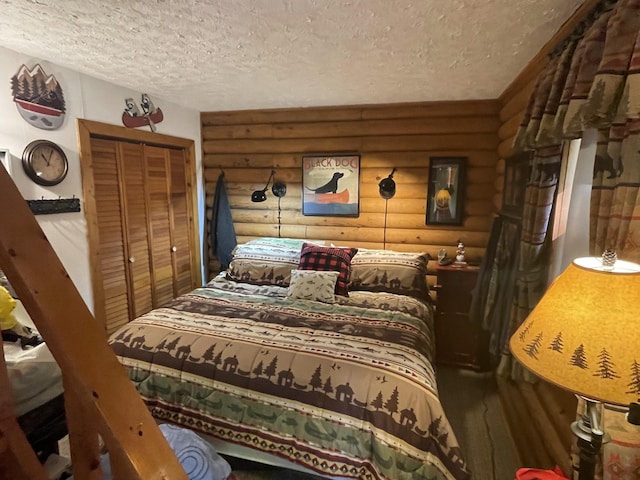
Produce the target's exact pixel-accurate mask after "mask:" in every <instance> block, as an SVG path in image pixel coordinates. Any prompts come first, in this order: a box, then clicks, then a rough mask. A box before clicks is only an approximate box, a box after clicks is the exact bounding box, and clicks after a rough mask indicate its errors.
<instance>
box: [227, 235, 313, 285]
mask: <svg viewBox="0 0 640 480" xmlns="http://www.w3.org/2000/svg"><path fill="white" fill-rule="evenodd" d="M304 243H305V240H295V239H290V238H270V237H265V238H257V239H254V240H250V241H248V242H246V243H243V244H240V245H237V246H236V248H235V249H234V250H233V258H232V260H231V263H230V264H229V268H228V270H227V278H228V279H229V280H235V281H237V282H244V283H252V284H255V285H278V286H281V287H286V286H288V285H289V282H290V280H291V270H292V269H295V268H296V267H297V266H298V264H299V263H300V250H301V249H302V245H303V244H304Z"/></svg>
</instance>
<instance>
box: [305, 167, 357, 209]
mask: <svg viewBox="0 0 640 480" xmlns="http://www.w3.org/2000/svg"><path fill="white" fill-rule="evenodd" d="M359 185H360V156H359V155H336V156H328V155H317V156H307V157H302V214H303V215H327V216H336V215H337V216H345V217H357V216H358V215H359V214H360V192H359Z"/></svg>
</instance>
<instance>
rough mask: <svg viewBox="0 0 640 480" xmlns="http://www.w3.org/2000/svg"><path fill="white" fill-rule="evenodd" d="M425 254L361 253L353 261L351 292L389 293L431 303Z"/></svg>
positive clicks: (367, 251) (391, 251)
mask: <svg viewBox="0 0 640 480" xmlns="http://www.w3.org/2000/svg"><path fill="white" fill-rule="evenodd" d="M427 262H428V255H427V254H426V253H422V254H421V253H407V252H395V251H393V250H367V249H360V250H358V254H357V255H356V256H355V257H353V259H352V260H351V277H350V280H349V290H351V291H356V290H364V291H369V292H388V293H395V294H400V295H408V296H411V297H415V298H419V299H422V300H430V297H429V286H428V284H427V277H426V275H427Z"/></svg>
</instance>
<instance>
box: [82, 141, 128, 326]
mask: <svg viewBox="0 0 640 480" xmlns="http://www.w3.org/2000/svg"><path fill="white" fill-rule="evenodd" d="M91 156H92V159H93V177H94V193H95V204H96V212H95V216H96V223H97V225H98V230H99V235H98V241H97V243H98V249H99V250H98V251H99V252H100V256H99V257H98V258H99V262H98V265H95V266H94V268H95V269H96V271H97V274H98V277H99V278H101V280H102V284H103V292H104V295H103V297H104V298H103V302H102V305H96V310H98V309H102V310H103V315H102V317H103V318H104V319H105V323H106V324H105V328H106V329H107V332H112V331H114V330H115V329H116V328H118V327H119V326H121V325H124V324H125V323H127V322H129V318H130V314H129V293H128V291H129V286H128V280H127V264H126V261H125V259H126V251H125V239H124V224H123V217H122V211H123V202H122V198H121V195H120V175H119V172H118V148H117V144H116V142H113V141H110V140H102V139H92V140H91Z"/></svg>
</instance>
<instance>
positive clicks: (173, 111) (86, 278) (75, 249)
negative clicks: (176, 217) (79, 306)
mask: <svg viewBox="0 0 640 480" xmlns="http://www.w3.org/2000/svg"><path fill="white" fill-rule="evenodd" d="M38 63H39V64H40V65H41V66H42V68H43V69H44V70H45V72H46V73H47V74H49V75H53V76H55V78H56V80H57V81H58V83H59V84H60V85H61V87H62V90H63V93H64V99H65V105H66V114H65V119H64V123H63V124H62V126H61V127H60V128H59V129H57V130H42V129H39V128H36V127H33V126H31V125H30V124H29V123H27V122H26V121H25V120H23V119H22V117H21V116H20V114H19V113H18V110H17V108H16V105H15V103H14V102H13V97H12V93H11V82H10V81H11V77H13V75H15V74H16V72H17V71H18V69H19V68H20V66H22V65H23V64H24V65H26V66H27V67H29V68H33V66H34V65H36V64H38ZM141 93H144V92H137V91H133V90H129V89H127V88H123V87H120V86H118V85H114V84H111V83H108V82H105V81H102V80H98V79H96V78H93V77H89V76H87V75H83V74H81V73H78V72H75V71H73V70H69V69H66V68H63V67H60V66H58V65H56V64H53V63H50V62H46V61H42V60H40V59H37V58H33V57H30V56H28V55H24V54H21V53H18V52H14V51H12V50H7V49H5V48H2V47H0V112H2V115H0V149H9V151H10V153H11V176H12V178H13V180H14V182H15V184H16V186H17V187H18V189H19V190H20V192H21V193H22V196H23V197H24V198H25V199H27V200H33V199H40V198H45V199H49V198H58V197H62V198H70V197H72V196H74V195H75V196H76V197H78V198H80V205H81V212H79V213H60V214H53V215H38V216H36V218H37V220H38V223H39V224H40V226H41V228H42V229H43V231H44V233H45V234H46V236H47V238H48V239H49V242H50V243H51V245H52V246H53V248H54V250H55V251H56V253H57V254H58V256H59V257H60V260H61V261H62V263H63V265H64V267H65V269H66V270H67V272H68V273H69V275H70V276H71V279H72V280H73V282H74V284H75V286H76V288H77V289H78V291H79V292H80V295H81V296H82V298H83V299H84V301H85V303H86V304H87V305H88V306H89V308H90V309H91V310H92V311H93V291H92V286H91V276H90V265H89V245H88V241H87V226H86V221H85V217H84V202H83V195H82V182H81V172H80V160H79V155H78V141H77V135H76V119H78V118H82V119H87V120H95V121H99V122H103V123H109V124H113V125H118V126H123V125H122V120H121V117H122V112H123V110H124V107H125V104H124V99H125V98H128V97H131V98H134V99H136V100H137V101H138V100H139V98H140V95H141ZM151 100H152V101H153V102H154V104H155V105H156V106H157V107H160V108H161V109H162V111H163V113H164V121H163V122H161V123H159V124H157V132H158V133H163V134H167V135H173V136H176V137H183V138H188V139H192V140H194V141H195V142H196V148H195V153H196V166H197V178H199V179H201V178H202V156H201V151H202V149H201V146H200V139H201V135H200V113H199V112H197V111H195V110H191V109H188V108H183V107H180V106H179V105H175V104H171V103H168V102H164V101H162V99H161V98H157V97H154V96H152V97H151ZM147 128H148V127H147ZM37 139H46V140H52V141H54V142H56V143H57V144H58V145H60V146H61V147H62V148H63V150H64V151H65V153H66V155H67V158H68V159H69V172H68V174H67V177H66V178H65V179H64V180H63V181H62V183H60V184H58V185H56V186H53V187H42V186H39V185H37V184H35V183H34V182H32V181H31V180H30V179H29V178H28V177H27V176H26V174H25V173H24V171H23V169H22V163H21V157H22V151H23V150H24V148H25V147H26V146H27V145H28V144H29V143H30V142H31V141H33V140H37ZM203 198H204V196H203V188H202V182H198V203H199V205H198V212H199V213H198V215H199V219H198V223H199V225H200V232H201V234H200V235H201V237H202V232H203V231H204V229H203V222H204V213H203V212H204V200H203Z"/></svg>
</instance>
